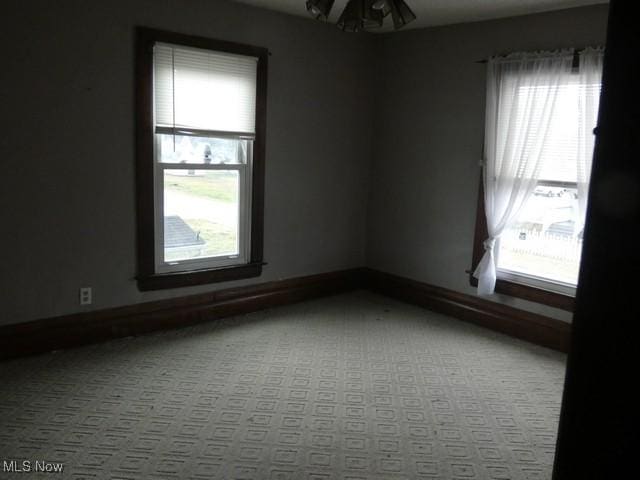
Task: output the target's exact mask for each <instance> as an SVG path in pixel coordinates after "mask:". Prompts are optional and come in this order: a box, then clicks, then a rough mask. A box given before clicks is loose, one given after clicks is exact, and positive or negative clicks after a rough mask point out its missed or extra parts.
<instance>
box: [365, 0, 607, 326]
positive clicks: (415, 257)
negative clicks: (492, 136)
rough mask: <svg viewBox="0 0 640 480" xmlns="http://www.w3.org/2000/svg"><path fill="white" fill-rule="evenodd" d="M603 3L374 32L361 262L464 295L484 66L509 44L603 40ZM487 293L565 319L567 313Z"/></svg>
mask: <svg viewBox="0 0 640 480" xmlns="http://www.w3.org/2000/svg"><path fill="white" fill-rule="evenodd" d="M607 11H608V8H607V6H606V5H604V6H595V7H585V8H577V9H571V10H563V11H559V12H553V13H546V14H539V15H530V16H524V17H516V18H510V19H503V20H495V21H487V22H479V23H471V24H461V25H453V26H447V27H439V28H431V29H422V30H408V31H406V32H400V33H394V34H390V35H385V36H383V37H382V38H377V39H376V43H377V50H378V55H379V56H380V57H381V58H380V59H379V60H378V62H377V64H378V65H379V69H378V71H377V74H376V78H377V79H378V82H377V85H376V98H377V100H378V101H377V104H376V117H375V128H374V133H375V135H374V138H375V142H374V145H375V148H374V156H373V167H372V173H371V175H372V182H371V191H370V205H369V222H368V250H367V263H368V265H369V266H370V267H372V268H377V269H380V270H383V271H386V272H390V273H394V274H397V275H402V276H406V277H410V278H413V279H416V280H420V281H423V282H427V283H431V284H433V285H438V286H442V287H446V288H449V289H452V290H456V291H460V292H464V293H470V294H473V293H474V292H475V291H474V289H473V288H471V287H470V286H469V281H468V275H467V274H466V273H465V270H467V269H469V268H470V267H471V256H472V244H473V233H474V224H475V215H476V204H477V195H478V185H479V178H480V170H479V166H478V165H479V160H480V158H481V153H482V142H483V136H484V103H485V68H484V66H483V65H482V64H478V63H476V60H479V59H484V58H487V57H488V56H490V55H495V54H501V53H508V52H512V51H518V50H537V49H555V48H561V47H573V46H575V47H581V46H586V45H596V44H603V43H604V41H605V30H606V19H607ZM493 299H494V300H496V301H501V302H505V303H510V304H513V305H516V306H519V307H521V308H525V309H527V310H532V311H536V312H541V313H545V314H547V315H550V316H554V317H556V318H560V319H563V320H569V319H570V315H569V314H568V313H567V312H563V311H560V310H556V309H552V308H547V307H544V306H542V305H537V304H533V303H530V302H525V301H520V300H517V299H513V298H507V297H503V296H499V295H494V296H493Z"/></svg>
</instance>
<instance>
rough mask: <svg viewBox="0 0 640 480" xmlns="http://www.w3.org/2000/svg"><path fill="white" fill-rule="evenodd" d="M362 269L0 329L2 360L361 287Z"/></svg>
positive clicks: (194, 322) (179, 325)
mask: <svg viewBox="0 0 640 480" xmlns="http://www.w3.org/2000/svg"><path fill="white" fill-rule="evenodd" d="M362 274H363V269H352V270H344V271H339V272H331V273H324V274H319V275H311V276H307V277H298V278H292V279H287V280H281V281H275V282H267V283H262V284H258V285H251V286H246V287H238V288H230V289H224V290H220V291H217V292H211V293H206V294H198V295H191V296H187V297H179V298H173V299H168V300H160V301H155V302H148V303H142V304H138V305H131V306H125V307H118V308H110V309H105V310H98V311H92V312H86V313H76V314H72V315H64V316H60V317H54V318H46V319H41V320H36V321H33V322H27V323H21V324H16V325H6V326H2V327H0V359H3V358H13V357H19V356H24V355H29V354H34V353H41V352H48V351H51V350H58V349H62V348H68V347H75V346H79V345H86V344H91V343H97V342H101V341H104V340H109V339H113V338H119V337H127V336H131V335H140V334H143V333H149V332H153V331H157V330H165V329H170V328H179V327H184V326H187V325H193V324H196V323H200V322H206V321H208V320H213V319H216V318H221V317H227V316H230V315H239V314H244V313H249V312H253V311H257V310H262V309H265V308H270V307H274V306H278V305H285V304H290V303H295V302H300V301H303V300H308V299H311V298H316V297H321V296H325V295H332V294H336V293H341V292H346V291H349V290H353V289H356V288H360V287H361V285H362V283H363V281H362Z"/></svg>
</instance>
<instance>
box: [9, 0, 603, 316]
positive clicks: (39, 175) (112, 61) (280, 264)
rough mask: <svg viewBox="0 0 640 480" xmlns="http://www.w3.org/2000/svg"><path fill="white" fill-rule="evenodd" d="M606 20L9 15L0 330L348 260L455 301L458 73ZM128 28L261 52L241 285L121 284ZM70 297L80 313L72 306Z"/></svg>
mask: <svg viewBox="0 0 640 480" xmlns="http://www.w3.org/2000/svg"><path fill="white" fill-rule="evenodd" d="M606 12H607V8H606V7H595V8H594V7H589V8H584V9H575V10H571V11H564V12H556V13H550V14H543V15H535V16H530V17H521V18H514V19H507V20H498V21H490V22H482V23H475V24H467V25H458V26H451V27H442V28H435V29H427V30H414V31H406V32H399V33H395V34H393V35H381V36H372V35H345V34H343V33H342V32H339V31H338V30H337V29H336V28H335V27H334V26H332V25H324V24H321V23H319V22H312V21H308V20H306V19H303V18H297V17H292V16H287V15H282V14H278V13H273V12H268V11H264V10H259V9H255V8H252V7H248V6H246V5H243V4H237V3H232V2H225V1H216V0H182V1H180V2H176V1H169V0H163V1H160V0H117V1H109V2H87V1H82V0H76V1H73V0H60V1H57V2H55V6H54V5H53V4H52V3H51V2H49V1H44V0H26V1H24V2H21V3H18V2H12V4H11V6H10V7H7V6H5V10H4V11H3V22H2V28H1V29H0V36H1V37H2V40H3V45H4V46H5V50H4V55H3V60H4V64H3V68H2V71H1V72H0V75H1V76H2V79H1V81H0V104H1V105H2V111H3V115H2V116H1V117H0V118H2V120H1V122H2V124H1V125H0V128H1V131H2V134H1V135H0V155H1V156H2V159H3V161H2V166H3V169H2V171H1V172H2V179H3V185H2V188H0V205H1V206H2V207H1V208H2V210H1V211H2V217H1V221H2V225H3V226H2V234H1V235H0V252H2V253H3V257H2V268H1V269H0V324H10V323H16V322H23V321H28V320H32V319H37V318H45V317H51V316H55V315H62V314H68V313H73V312H77V311H83V310H84V309H87V310H88V309H100V308H107V307H113V306H118V305H128V304H134V303H138V302H144V301H149V300H154V299H159V298H168V297H174V296H182V295H187V294H191V293H197V292H203V291H212V290H215V289H220V288H227V287H229V286H234V285H241V284H249V283H256V282H264V281H269V280H276V279H282V278H290V277H295V276H301V275H310V274H315V273H321V272H326V271H334V270H340V269H346V268H351V267H358V266H363V265H369V266H370V267H373V268H378V269H381V270H384V271H387V272H391V273H395V274H399V275H404V276H408V277H411V278H415V279H418V280H421V281H425V282H429V283H432V284H435V285H440V286H443V287H447V288H451V289H454V290H457V291H462V292H467V293H473V289H471V288H470V287H469V286H468V281H467V275H466V274H465V269H467V268H469V266H470V262H471V247H472V240H473V223H474V218H475V208H476V195H477V186H478V167H477V164H478V160H479V157H480V152H481V147H482V136H483V123H484V119H483V115H484V69H483V67H482V65H479V64H476V63H474V61H475V60H477V59H480V58H485V57H487V56H488V55H491V54H495V53H502V52H508V51H513V50H531V49H537V48H556V47H565V46H572V45H577V46H580V45H586V44H596V43H602V42H603V40H604V31H605V19H606ZM135 25H144V26H151V27H156V28H161V29H167V30H174V31H180V32H185V33H190V34H194V35H204V36H208V37H212V38H221V39H226V40H231V41H237V42H244V43H251V44H255V45H260V46H264V47H268V48H269V49H270V50H271V51H272V52H273V56H272V57H270V66H269V97H268V119H267V122H268V123H267V125H268V128H267V159H266V161H267V169H266V171H267V177H266V198H265V209H266V212H265V260H266V261H267V262H269V265H267V266H266V267H265V269H264V273H263V275H262V277H260V278H258V279H248V280H245V281H241V282H230V283H224V284H214V285H205V286H201V287H197V288H185V289H175V290H166V291H159V292H150V293H144V294H143V293H140V292H139V291H138V289H137V287H136V283H135V281H134V279H133V278H134V275H135V270H136V257H135V208H134V207H135V202H134V119H133V80H134V78H133V68H134V59H133V39H134V37H133V28H134V26H135ZM374 134H375V138H374V137H373V135H374ZM370 176H371V178H370ZM367 216H368V221H367ZM367 225H368V226H367ZM86 285H90V286H92V287H93V288H94V304H93V305H92V306H91V307H89V308H86V307H83V308H81V307H80V306H79V305H78V297H77V296H78V288H79V287H80V286H86ZM497 300H501V299H497ZM502 301H506V300H502ZM509 301H511V302H516V304H517V305H520V306H524V308H528V309H532V310H536V311H542V312H545V313H548V314H551V315H555V316H558V317H560V318H565V319H566V318H568V315H566V314H563V313H562V312H557V311H553V310H550V309H546V308H543V307H542V306H538V305H533V304H528V303H526V302H519V301H515V300H509Z"/></svg>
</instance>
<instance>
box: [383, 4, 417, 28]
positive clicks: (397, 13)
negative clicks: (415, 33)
mask: <svg viewBox="0 0 640 480" xmlns="http://www.w3.org/2000/svg"><path fill="white" fill-rule="evenodd" d="M387 2H388V3H389V4H390V11H391V18H392V20H393V28H394V29H395V30H398V29H399V28H402V27H404V26H405V25H406V24H407V23H410V22H413V21H414V20H415V19H416V15H415V13H413V11H412V10H411V9H410V8H409V5H407V4H406V3H405V2H404V0H387Z"/></svg>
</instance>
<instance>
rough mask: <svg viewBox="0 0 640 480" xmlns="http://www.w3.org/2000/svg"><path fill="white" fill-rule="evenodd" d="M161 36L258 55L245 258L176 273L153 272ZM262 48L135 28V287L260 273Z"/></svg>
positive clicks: (263, 112) (169, 40)
mask: <svg viewBox="0 0 640 480" xmlns="http://www.w3.org/2000/svg"><path fill="white" fill-rule="evenodd" d="M156 42H164V43H170V44H176V45H185V46H191V47H197V48H203V49H208V50H216V51H223V52H229V53H235V54H239V55H249V56H253V57H257V58H258V70H257V92H256V136H255V140H254V143H253V167H252V168H253V171H252V192H251V197H252V203H251V246H250V259H249V262H248V263H247V264H243V265H234V266H231V267H223V268H214V269H206V270H195V271H185V272H176V273H162V274H159V273H156V271H155V238H154V235H155V234H154V191H153V188H154V185H153V183H154V182H153V167H154V165H153V162H154V161H155V159H154V154H153V84H152V82H153V45H154V44H155V43H156ZM268 57H269V52H268V50H267V49H265V48H261V47H255V46H251V45H243V44H239V43H233V42H227V41H222V40H213V39H210V38H204V37H194V36H191V35H184V34H180V33H174V32H166V31H161V30H154V29H150V28H144V27H138V28H136V66H135V75H136V78H135V91H136V103H135V108H136V117H135V118H136V209H137V257H138V273H137V277H136V279H137V281H138V288H139V289H140V290H156V289H163V288H175V287H184V286H190V285H199V284H206V283H214V282H223V281H229V280H237V279H240V278H249V277H257V276H260V275H261V274H262V265H263V264H264V263H263V238H264V220H263V218H264V163H265V134H266V116H267V115H266V113H267V64H268Z"/></svg>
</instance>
